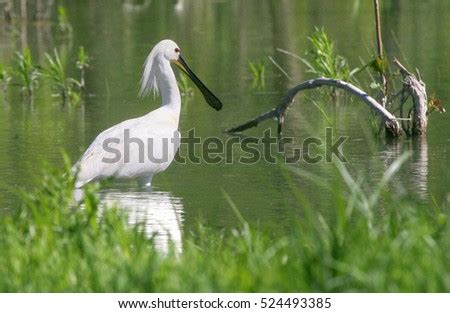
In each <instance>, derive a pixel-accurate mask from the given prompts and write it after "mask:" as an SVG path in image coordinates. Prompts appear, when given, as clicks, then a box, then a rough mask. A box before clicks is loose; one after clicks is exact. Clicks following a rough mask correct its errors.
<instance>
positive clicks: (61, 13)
mask: <svg viewBox="0 0 450 313" xmlns="http://www.w3.org/2000/svg"><path fill="white" fill-rule="evenodd" d="M58 29H59V31H60V33H61V34H62V35H65V36H68V37H71V36H72V31H73V30H72V25H71V24H70V22H69V18H68V16H67V12H66V8H64V7H63V6H59V7H58Z"/></svg>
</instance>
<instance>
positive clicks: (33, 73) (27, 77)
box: [14, 48, 40, 98]
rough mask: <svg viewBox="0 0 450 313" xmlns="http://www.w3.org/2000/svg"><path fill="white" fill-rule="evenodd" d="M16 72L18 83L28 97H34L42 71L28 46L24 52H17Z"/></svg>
mask: <svg viewBox="0 0 450 313" xmlns="http://www.w3.org/2000/svg"><path fill="white" fill-rule="evenodd" d="M14 74H15V77H16V78H17V84H18V85H19V86H21V87H22V91H23V92H24V93H25V95H26V96H27V97H28V98H31V97H33V94H34V91H35V89H36V88H37V86H38V80H39V76H40V71H39V68H38V67H37V66H36V65H35V64H34V62H33V59H32V57H31V53H30V50H29V49H28V48H25V49H23V51H22V52H16V67H15V68H14Z"/></svg>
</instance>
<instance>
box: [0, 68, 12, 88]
mask: <svg viewBox="0 0 450 313" xmlns="http://www.w3.org/2000/svg"><path fill="white" fill-rule="evenodd" d="M10 83H11V76H10V75H9V72H8V71H7V70H6V68H5V66H4V65H3V64H2V63H0V90H1V91H2V92H3V94H4V95H5V94H6V91H7V89H8V86H9V84H10Z"/></svg>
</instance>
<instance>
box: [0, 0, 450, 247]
mask: <svg viewBox="0 0 450 313" xmlns="http://www.w3.org/2000/svg"><path fill="white" fill-rule="evenodd" d="M384 2H385V3H386V4H385V5H384V6H383V8H382V25H383V31H384V36H385V39H384V44H385V49H386V51H387V53H388V54H389V55H391V56H394V55H395V56H397V57H399V58H401V59H402V60H407V61H405V64H406V65H407V66H408V67H409V68H411V69H414V68H416V67H417V68H419V69H420V73H421V76H422V78H423V79H424V81H425V82H426V83H427V89H428V92H429V93H430V94H431V93H435V94H436V95H437V96H438V98H439V99H440V100H441V102H442V103H443V104H444V106H445V104H447V103H449V101H450V94H449V89H448V86H449V84H450V67H449V66H448V64H449V63H448V60H449V59H450V36H449V31H448V30H449V29H450V1H438V0H430V1H407V0H401V1H400V0H399V1H394V0H392V1H384ZM145 3H146V4H145V5H144V6H143V7H141V8H139V9H138V8H136V7H135V8H134V9H130V6H127V5H125V4H122V1H60V4H61V5H63V6H64V7H65V8H66V10H67V12H68V16H69V21H70V23H71V25H72V28H73V36H72V38H63V37H61V36H59V35H58V33H57V30H56V26H55V20H56V18H55V17H53V18H52V20H51V21H46V22H42V23H33V22H30V23H29V24H28V28H27V38H26V40H27V42H28V45H29V47H30V49H31V52H32V54H33V56H34V58H35V60H36V61H37V62H39V63H43V62H44V54H45V53H46V52H51V51H52V50H53V48H55V47H56V48H57V49H58V51H59V52H60V55H61V56H62V59H63V61H64V62H66V64H67V65H66V68H67V71H68V73H69V75H72V76H76V75H78V73H77V72H76V70H75V67H74V63H75V60H76V52H77V49H78V47H79V46H84V47H85V49H86V51H87V52H88V54H89V55H90V56H91V58H92V61H91V63H92V66H91V68H90V69H89V70H88V72H87V78H86V85H87V90H88V93H89V94H90V96H89V97H87V99H86V100H85V102H84V103H83V104H82V105H78V106H69V105H65V106H64V105H61V104H60V103H58V100H57V99H54V98H51V97H49V94H50V91H49V87H48V86H46V85H43V86H42V87H41V88H40V90H39V91H38V93H37V95H36V99H35V100H34V103H33V104H30V103H27V102H24V101H22V99H21V97H20V96H19V94H18V89H17V88H14V89H11V90H10V91H9V92H8V94H7V96H6V98H7V101H4V100H1V102H0V151H1V152H0V207H1V208H10V209H15V208H17V207H19V204H20V200H19V199H18V197H17V195H16V194H15V193H14V190H15V189H16V188H18V187H21V188H25V189H26V190H32V188H33V187H34V186H36V185H37V184H38V183H39V181H40V179H41V173H42V165H43V163H45V162H46V163H50V164H51V165H55V166H61V165H62V157H61V151H66V152H67V153H68V155H69V156H70V157H71V158H72V160H76V159H78V158H79V157H80V155H81V154H82V152H83V151H84V149H85V148H86V147H87V146H88V145H89V143H90V142H91V141H92V140H93V139H94V138H95V137H96V135H97V134H98V133H99V132H101V131H102V130H104V129H106V128H108V127H110V126H112V125H114V124H116V123H118V122H120V121H122V120H125V119H129V118H132V117H136V116H140V115H143V114H145V113H147V112H148V111H150V110H152V109H154V108H157V107H158V101H159V99H158V98H156V99H154V98H153V97H147V98H145V99H142V100H140V99H138V97H137V92H138V88H139V80H140V76H141V73H142V64H143V62H144V60H145V58H146V56H147V54H148V53H149V51H150V49H151V48H152V47H153V45H154V44H156V43H157V42H158V41H159V40H161V39H164V38H171V39H173V40H175V41H176V42H177V43H178V44H179V46H180V47H181V49H182V51H183V54H184V56H185V58H186V60H187V61H188V62H189V63H190V66H191V67H192V69H193V70H194V71H195V72H196V73H197V74H198V75H199V76H200V77H201V78H202V79H203V81H204V82H205V83H206V84H207V85H208V86H209V87H210V88H211V89H212V90H213V91H214V92H215V93H216V94H217V96H218V97H219V98H220V99H221V100H222V102H223V104H224V108H223V110H222V111H220V112H215V111H214V110H212V109H211V108H210V107H208V106H207V105H206V104H205V102H204V100H203V98H202V97H201V94H200V93H199V92H198V91H197V90H195V94H194V96H193V98H192V99H190V100H189V101H188V102H185V103H184V104H183V108H182V114H181V115H182V116H181V122H180V130H181V132H182V133H186V132H187V131H188V130H189V129H191V128H195V131H196V134H197V135H199V136H201V137H206V136H217V137H220V138H222V139H223V140H226V139H228V138H229V136H228V135H227V134H225V133H224V129H226V128H228V127H230V126H234V125H236V124H238V123H240V122H243V121H245V120H246V119H248V118H251V117H253V116H255V115H257V114H259V113H262V112H265V111H267V110H268V109H270V108H272V107H273V106H274V105H275V104H277V102H278V101H279V100H280V98H281V97H282V96H283V94H284V93H285V92H286V91H287V90H288V89H289V88H290V87H292V86H294V85H295V84H296V83H300V82H302V81H303V80H305V79H307V78H310V77H311V76H310V75H309V74H308V73H306V71H305V66H304V65H302V63H300V62H299V61H298V60H295V59H293V58H290V57H288V56H286V55H283V54H281V53H279V52H277V50H276V48H282V49H285V50H289V51H292V52H295V53H297V54H302V55H303V54H304V52H305V49H306V48H307V45H308V42H307V36H308V35H310V34H311V33H312V32H313V31H314V27H315V26H319V27H321V26H324V28H325V30H326V31H327V32H328V34H329V36H330V38H331V39H332V40H334V42H335V45H336V49H337V51H338V52H339V53H340V54H342V55H345V56H346V57H347V58H348V60H349V63H350V64H351V65H353V66H360V65H361V61H360V58H362V59H364V60H368V59H369V58H370V56H371V55H372V54H373V53H374V51H375V49H374V31H373V19H372V14H373V8H372V1H357V0H355V1H352V0H345V1H328V0H304V1H301V0H298V1H293V0H292V1H287V0H286V1H275V0H274V1H259V0H258V1H257V0H253V1H225V0H220V1H219V0H217V1H198V0H196V1H193V0H191V1H178V2H176V1H156V0H153V1H145ZM0 26H1V27H0V60H1V62H2V63H4V64H7V65H12V64H13V61H12V60H13V55H14V52H15V51H16V50H18V49H20V47H21V41H22V39H21V37H20V34H18V33H17V31H15V32H14V31H13V32H11V31H8V30H7V29H6V27H5V25H4V21H2V25H0ZM398 45H400V48H399V46H398ZM268 56H272V57H273V58H274V59H275V60H276V61H277V62H278V63H279V64H280V65H281V66H282V67H283V68H284V69H285V70H286V71H287V72H288V73H289V75H290V76H291V77H292V78H293V79H292V80H291V81H290V80H288V79H287V78H286V77H285V76H284V75H283V74H281V72H280V71H279V70H278V69H277V68H276V67H275V66H273V65H272V64H271V63H270V61H269V60H268ZM261 59H265V60H266V63H267V65H266V76H267V77H266V88H265V89H264V90H255V89H252V77H251V73H250V71H249V68H248V61H256V60H261ZM362 80H363V81H364V78H363V79H362ZM320 95H321V94H320V93H319V92H309V93H308V96H311V97H315V99H316V100H318V99H320ZM344 102H345V101H344ZM325 110H326V113H327V114H328V115H329V116H330V118H331V119H332V120H333V121H335V123H336V125H337V126H336V127H335V132H336V133H337V134H339V135H345V136H349V139H348V140H347V142H346V143H345V144H344V149H343V150H344V154H345V156H346V158H347V159H348V164H347V166H348V168H349V170H350V172H351V173H353V174H354V175H355V176H357V177H364V181H365V188H369V189H370V186H371V185H373V184H375V183H376V182H377V181H379V180H380V179H381V177H382V174H383V172H384V171H385V170H386V168H387V166H388V165H389V164H391V163H392V162H393V160H394V159H395V158H396V157H397V156H399V155H400V154H402V153H403V152H404V151H411V152H412V157H411V159H410V160H409V161H408V162H407V163H406V164H405V166H404V167H403V168H402V169H401V170H400V171H399V173H398V174H397V176H396V177H395V179H394V181H393V183H392V184H391V186H390V191H391V192H392V193H393V194H395V195H397V196H400V197H405V198H408V199H410V200H412V201H414V202H417V203H420V205H423V206H424V208H427V207H429V205H428V204H430V203H432V202H433V201H436V203H438V204H439V203H443V202H446V201H447V202H448V201H450V200H449V199H450V190H449V185H450V175H449V174H450V170H449V168H448V165H449V161H450V157H449V156H450V153H449V152H450V151H449V149H450V123H449V119H448V114H447V115H445V114H444V115H441V114H433V115H432V116H431V117H430V120H429V128H428V135H427V140H426V141H422V142H415V141H413V140H411V139H403V140H400V141H398V142H394V143H390V142H389V143H386V141H385V140H384V139H375V138H374V136H373V135H372V130H371V127H370V118H369V117H370V114H369V110H368V108H367V107H366V106H365V105H364V104H362V103H360V102H358V101H346V103H340V104H339V105H338V106H336V105H335V104H333V103H331V102H330V103H327V104H326V105H325ZM327 125H328V124H327V123H326V121H325V120H324V119H323V117H322V115H321V113H320V112H319V111H318V110H317V108H316V107H315V106H314V105H313V104H312V103H311V101H309V100H308V99H306V98H304V97H298V98H297V100H296V103H295V105H294V106H293V107H292V108H291V109H290V110H289V114H288V116H287V120H286V129H285V132H284V135H285V136H290V137H294V138H295V140H296V142H301V141H302V140H303V139H304V138H306V137H308V136H311V135H315V136H318V137H320V138H323V137H324V136H325V127H327ZM266 128H272V129H273V130H274V131H275V129H276V125H275V123H274V122H265V123H264V124H262V125H261V126H260V127H259V128H256V129H253V130H250V131H248V132H246V134H248V135H253V136H261V135H262V133H263V130H264V129H266ZM236 153H237V155H239V154H240V153H242V152H240V151H237V152H236ZM293 167H298V168H301V169H306V170H308V171H310V172H312V173H314V174H316V175H319V176H321V177H323V178H324V179H325V180H327V181H331V180H332V178H333V175H336V171H335V170H334V169H333V168H334V167H333V165H331V164H326V163H320V164H315V165H311V164H306V163H305V162H299V163H298V164H296V165H295V166H293ZM153 184H154V191H153V193H151V194H149V193H148V192H147V191H142V190H139V189H137V187H136V184H135V183H134V182H112V183H110V184H108V185H107V187H105V188H104V189H102V191H101V196H102V198H104V201H106V202H108V201H111V202H114V201H118V202H120V203H121V204H122V205H123V206H124V207H126V208H128V210H129V211H130V212H131V215H132V216H131V220H132V222H133V221H138V220H143V219H146V220H148V230H149V232H152V231H154V230H155V227H154V226H155V225H159V226H161V225H162V226H161V227H162V229H167V230H169V232H168V233H169V235H170V236H172V237H177V238H178V237H179V236H181V234H180V230H181V229H182V228H187V229H188V228H189V227H190V226H192V225H196V224H198V223H200V222H203V223H207V224H209V225H212V226H213V227H217V228H223V227H229V226H233V225H235V224H236V223H237V219H236V217H235V215H234V214H233V212H232V211H231V210H230V209H229V204H228V202H227V201H226V200H225V198H224V196H223V191H225V192H226V193H228V195H229V196H230V197H231V198H232V199H233V201H234V202H235V204H236V205H237V207H238V208H239V209H240V210H241V211H242V214H243V215H244V217H245V218H246V219H247V220H248V221H250V222H252V223H255V224H261V225H269V224H270V225H275V226H276V227H279V228H280V229H281V228H283V226H284V225H288V223H289V220H290V219H291V218H292V217H295V216H297V215H301V211H302V207H301V205H300V204H299V201H298V199H297V198H296V196H295V192H293V189H295V190H298V191H300V192H301V193H302V194H304V195H305V196H306V198H307V199H308V201H310V202H311V203H313V204H314V205H316V206H317V208H318V210H322V211H324V212H326V211H327V210H332V209H333V196H332V195H329V194H328V193H327V192H325V191H324V190H322V189H321V188H320V187H317V186H316V185H314V184H312V183H311V182H310V181H307V180H305V179H303V178H301V177H298V176H296V175H295V174H292V173H291V172H290V171H289V170H286V167H284V166H282V165H281V164H280V163H279V164H275V165H274V164H269V163H267V162H264V161H260V162H257V163H256V164H253V165H244V164H237V163H233V164H224V163H221V164H216V165H210V164H205V163H202V164H192V163H188V164H172V165H171V166H170V168H169V169H168V170H167V171H165V172H164V173H162V174H160V175H158V176H156V177H155V178H154V181H153ZM433 199H434V200H433ZM155 220H157V221H155ZM159 226H158V227H159ZM156 230H158V229H156Z"/></svg>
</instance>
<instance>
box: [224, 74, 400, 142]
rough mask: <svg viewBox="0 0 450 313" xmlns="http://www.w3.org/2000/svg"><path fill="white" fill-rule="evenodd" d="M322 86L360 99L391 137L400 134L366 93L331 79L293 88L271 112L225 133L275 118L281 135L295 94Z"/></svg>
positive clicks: (395, 123)
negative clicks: (378, 117)
mask: <svg viewBox="0 0 450 313" xmlns="http://www.w3.org/2000/svg"><path fill="white" fill-rule="evenodd" d="M323 86H331V87H335V88H340V89H343V90H345V91H347V92H349V93H351V94H353V95H355V96H356V97H358V98H359V99H361V100H362V101H363V102H364V103H366V104H367V105H368V106H369V107H370V108H372V109H373V110H374V111H375V112H376V113H377V114H378V115H379V116H380V117H381V119H382V120H383V122H384V123H385V125H386V129H387V130H388V131H389V133H390V134H391V135H392V136H394V137H396V136H399V135H401V134H402V130H401V128H400V125H399V123H398V121H397V119H396V117H395V116H394V115H392V114H391V113H390V112H389V111H388V110H386V109H385V108H384V107H383V106H382V105H381V104H379V103H378V102H377V101H376V100H375V99H374V98H372V97H371V96H369V95H368V94H367V93H366V92H364V91H362V90H361V89H359V88H358V87H356V86H354V85H352V84H351V83H348V82H345V81H342V80H336V79H331V78H316V79H311V80H308V81H306V82H304V83H302V84H300V85H297V86H295V87H294V88H292V89H290V90H289V91H288V93H287V94H286V96H285V97H284V98H283V99H282V100H281V103H280V104H279V105H278V106H276V107H275V108H273V109H272V110H270V111H268V112H266V113H264V114H261V115H259V116H257V117H256V118H253V119H251V120H249V121H247V122H245V123H243V124H241V125H238V126H236V127H232V128H229V129H227V130H226V131H227V132H229V133H235V132H240V131H243V130H246V129H248V128H252V127H256V126H258V124H259V123H260V122H262V121H264V120H267V119H270V118H276V119H277V120H278V132H279V133H281V130H282V127H283V124H284V117H285V115H286V110H287V109H288V108H289V106H290V105H291V104H292V102H293V100H294V98H295V96H296V95H297V93H299V92H300V91H303V90H309V89H314V88H319V87H323Z"/></svg>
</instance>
